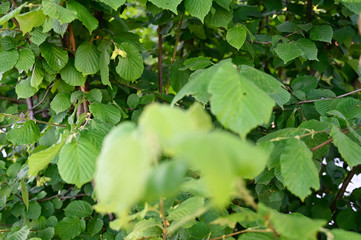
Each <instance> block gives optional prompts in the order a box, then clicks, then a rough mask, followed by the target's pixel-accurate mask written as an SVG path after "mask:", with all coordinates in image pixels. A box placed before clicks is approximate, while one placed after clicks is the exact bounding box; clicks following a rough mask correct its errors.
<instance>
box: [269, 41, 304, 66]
mask: <svg viewBox="0 0 361 240" xmlns="http://www.w3.org/2000/svg"><path fill="white" fill-rule="evenodd" d="M275 52H276V54H277V55H278V56H279V57H280V58H281V59H282V60H283V62H284V63H285V64H287V63H288V62H289V61H291V60H293V59H295V58H297V57H299V56H301V55H302V54H303V52H302V51H301V49H299V48H298V45H297V43H295V42H292V43H279V44H277V46H276V48H275Z"/></svg>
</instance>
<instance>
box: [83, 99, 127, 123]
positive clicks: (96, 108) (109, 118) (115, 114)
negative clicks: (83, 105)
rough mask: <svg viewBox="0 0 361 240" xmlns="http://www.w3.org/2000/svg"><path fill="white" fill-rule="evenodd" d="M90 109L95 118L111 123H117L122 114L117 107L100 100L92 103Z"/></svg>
mask: <svg viewBox="0 0 361 240" xmlns="http://www.w3.org/2000/svg"><path fill="white" fill-rule="evenodd" d="M89 110H90V112H91V113H92V114H93V115H94V118H95V119H99V120H100V121H103V122H107V123H111V124H117V123H118V122H119V121H120V119H121V116H122V115H121V112H120V110H119V109H118V108H117V107H115V106H113V105H107V104H103V103H98V102H95V103H92V104H90V105H89Z"/></svg>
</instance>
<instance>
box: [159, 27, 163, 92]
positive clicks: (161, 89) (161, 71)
mask: <svg viewBox="0 0 361 240" xmlns="http://www.w3.org/2000/svg"><path fill="white" fill-rule="evenodd" d="M161 31H162V26H160V25H159V26H158V85H159V93H163V36H162V34H161V33H160V32H161Z"/></svg>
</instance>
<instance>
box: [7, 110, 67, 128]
mask: <svg viewBox="0 0 361 240" xmlns="http://www.w3.org/2000/svg"><path fill="white" fill-rule="evenodd" d="M1 115H2V116H5V117H10V118H13V119H15V120H16V119H20V120H25V121H28V120H29V119H28V118H24V117H18V116H13V115H11V114H7V113H0V116H1ZM31 120H32V121H34V122H37V123H43V124H46V125H50V126H54V127H68V126H65V125H60V124H56V123H50V122H45V121H41V120H37V119H35V118H34V119H31Z"/></svg>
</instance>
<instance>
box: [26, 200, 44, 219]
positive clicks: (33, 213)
mask: <svg viewBox="0 0 361 240" xmlns="http://www.w3.org/2000/svg"><path fill="white" fill-rule="evenodd" d="M25 214H26V217H27V218H29V219H31V220H36V219H39V217H40V215H41V206H40V204H39V203H38V202H36V201H32V202H30V204H29V209H28V211H26V212H25Z"/></svg>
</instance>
